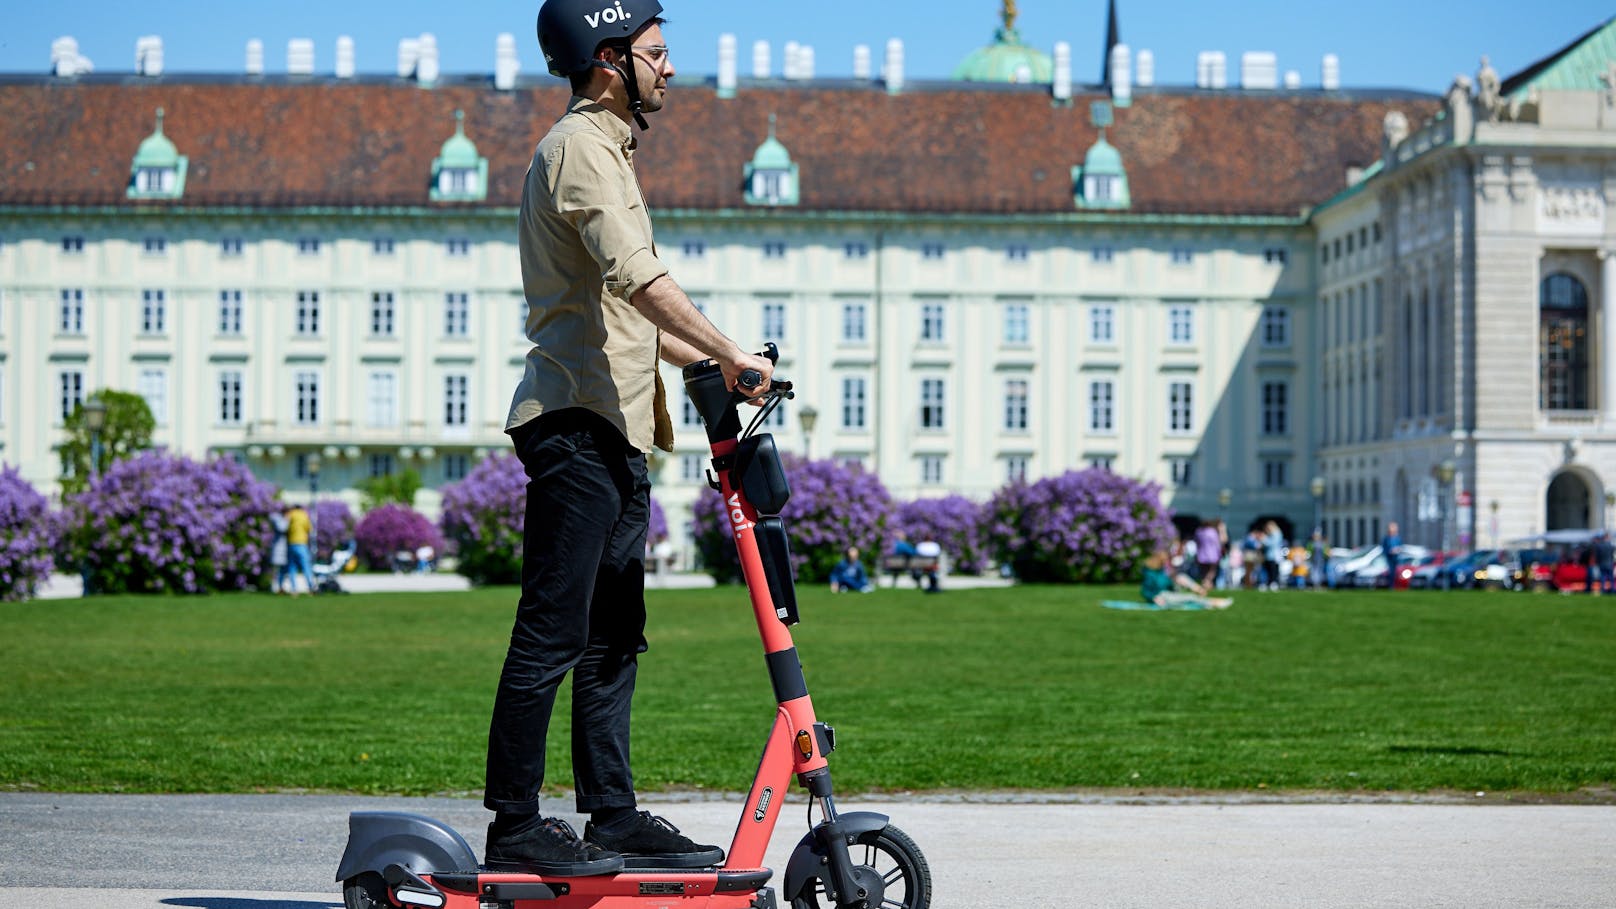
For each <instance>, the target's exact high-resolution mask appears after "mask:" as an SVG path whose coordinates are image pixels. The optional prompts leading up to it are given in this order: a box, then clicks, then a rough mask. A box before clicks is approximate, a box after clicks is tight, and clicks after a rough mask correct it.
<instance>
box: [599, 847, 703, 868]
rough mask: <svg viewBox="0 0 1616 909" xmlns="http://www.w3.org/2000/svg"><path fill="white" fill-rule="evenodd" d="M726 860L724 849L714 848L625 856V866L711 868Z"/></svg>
mask: <svg viewBox="0 0 1616 909" xmlns="http://www.w3.org/2000/svg"><path fill="white" fill-rule="evenodd" d="M723 861H724V850H722V849H719V848H716V847H714V848H712V849H709V850H707V851H705V852H682V853H677V854H674V855H634V854H632V853H629V854H625V855H624V856H623V867H625V868H710V867H712V866H714V865H718V864H721V863H722V862H723Z"/></svg>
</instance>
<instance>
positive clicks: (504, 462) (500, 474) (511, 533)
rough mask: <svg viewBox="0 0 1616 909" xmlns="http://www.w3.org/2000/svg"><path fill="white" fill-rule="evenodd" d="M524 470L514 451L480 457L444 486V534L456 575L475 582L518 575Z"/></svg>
mask: <svg viewBox="0 0 1616 909" xmlns="http://www.w3.org/2000/svg"><path fill="white" fill-rule="evenodd" d="M526 513H527V473H526V472H524V471H523V470H522V462H521V461H519V460H517V457H516V455H514V454H501V455H496V456H494V457H491V458H487V459H485V460H484V461H483V462H482V463H480V464H478V465H477V466H476V467H475V468H473V469H472V471H471V473H469V474H467V475H466V478H465V479H464V480H461V481H460V482H458V483H451V484H449V485H448V486H445V487H443V516H442V518H441V519H440V524H441V526H442V527H443V535H444V537H446V538H448V539H449V540H450V541H451V542H452V543H453V544H454V547H455V552H456V559H457V564H458V566H459V567H458V568H457V569H456V570H457V571H459V572H460V573H461V574H463V575H465V576H466V577H468V578H470V579H471V580H472V581H473V582H474V583H478V584H515V583H517V582H519V581H520V580H521V579H522V526H523V517H524V515H525V514H526Z"/></svg>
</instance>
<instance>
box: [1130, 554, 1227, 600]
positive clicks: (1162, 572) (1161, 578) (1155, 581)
mask: <svg viewBox="0 0 1616 909" xmlns="http://www.w3.org/2000/svg"><path fill="white" fill-rule="evenodd" d="M1175 586H1177V587H1182V588H1184V590H1185V591H1187V592H1180V591H1177V590H1174V589H1173V588H1174V587H1175ZM1139 593H1140V595H1141V596H1143V597H1144V598H1145V602H1147V603H1152V604H1155V605H1156V606H1158V607H1160V608H1162V609H1185V608H1200V609H1227V608H1228V607H1229V606H1230V605H1231V604H1232V603H1234V600H1231V599H1228V598H1224V597H1209V596H1207V591H1206V587H1204V586H1202V585H1201V583H1200V582H1198V581H1196V580H1195V579H1193V578H1191V577H1190V576H1189V575H1186V574H1178V575H1169V574H1168V571H1167V553H1166V552H1165V551H1163V550H1160V549H1158V550H1156V551H1155V552H1154V553H1152V554H1151V555H1150V556H1149V557H1147V558H1146V559H1145V578H1144V582H1143V584H1141V585H1140V588H1139Z"/></svg>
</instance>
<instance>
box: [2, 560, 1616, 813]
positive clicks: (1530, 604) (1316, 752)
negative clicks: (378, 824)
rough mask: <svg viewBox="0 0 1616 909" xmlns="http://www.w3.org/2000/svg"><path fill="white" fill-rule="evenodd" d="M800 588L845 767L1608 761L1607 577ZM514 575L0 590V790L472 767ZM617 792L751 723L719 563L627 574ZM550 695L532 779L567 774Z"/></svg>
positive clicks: (1248, 781)
mask: <svg viewBox="0 0 1616 909" xmlns="http://www.w3.org/2000/svg"><path fill="white" fill-rule="evenodd" d="M1133 595H1134V594H1133V592H1132V591H1131V590H1127V589H1123V588H1057V587H1020V588H1015V589H1010V590H986V591H950V592H946V593H944V594H943V595H940V596H925V595H922V594H920V593H918V592H914V591H909V590H903V591H890V590H882V591H879V592H877V593H874V594H870V595H866V596H842V597H831V596H830V595H829V594H827V593H825V592H823V591H822V590H821V589H818V588H815V589H811V590H804V591H802V592H801V598H802V601H803V603H802V606H803V609H802V611H803V615H804V617H805V621H806V623H805V624H804V625H802V626H800V627H799V628H798V629H796V632H797V643H798V647H799V650H800V653H801V656H802V660H803V664H804V667H805V671H806V673H807V676H808V683H809V687H810V689H811V690H812V691H813V692H814V698H815V704H816V707H817V708H818V712H819V715H820V718H821V719H823V720H826V721H828V722H830V723H832V724H833V725H835V726H836V728H837V731H838V733H839V736H838V743H839V745H840V749H841V750H840V751H839V752H838V753H837V754H836V755H835V756H834V757H833V758H832V766H833V767H834V768H835V770H836V774H837V783H838V787H839V788H841V789H846V790H881V789H892V790H923V789H956V788H959V789H1008V788H1015V789H1063V788H1071V787H1126V788H1129V789H1138V788H1151V789H1158V788H1179V787H1187V788H1196V789H1214V790H1215V789H1257V788H1267V789H1271V790H1272V789H1281V790H1297V789H1339V790H1357V789H1364V790H1383V789H1396V790H1432V789H1458V790H1488V791H1490V792H1491V791H1508V790H1530V791H1542V792H1563V791H1568V790H1576V789H1579V788H1584V787H1608V786H1610V785H1611V784H1612V783H1613V782H1616V600H1601V599H1590V598H1585V597H1560V596H1554V595H1531V594H1511V593H1474V594H1463V593H1451V594H1442V593H1398V594H1388V593H1381V592H1375V593H1335V594H1312V593H1305V592H1302V593H1243V594H1241V595H1240V596H1239V598H1238V600H1237V602H1236V604H1235V606H1234V608H1233V609H1230V610H1228V611H1227V612H1209V613H1140V612H1116V611H1112V610H1107V609H1102V608H1100V607H1099V605H1098V603H1099V601H1100V600H1101V599H1102V598H1107V597H1110V598H1119V597H1120V598H1131V597H1132V596H1133ZM514 599H515V592H514V591H513V590H512V589H509V588H505V589H493V590H483V591H477V592H474V593H471V594H457V595H439V594H415V595H365V596H350V597H329V598H318V599H310V598H304V599H298V600H287V599H283V598H275V597H270V596H267V595H261V594H258V595H253V594H241V595H228V596H212V597H205V598H191V599H179V598H137V597H109V598H103V599H95V600H92V601H90V602H88V603H86V602H83V601H76V600H73V601H52V602H36V603H29V604H21V605H15V604H7V605H0V628H3V629H4V632H3V634H0V788H3V789H45V790H54V791H98V792H117V791H122V792H243V791H255V790H305V789H306V790H318V791H342V792H365V793H406V794H423V793H441V792H475V791H480V789H481V784H482V773H483V756H484V746H485V741H486V734H487V723H488V714H489V708H490V705H491V703H492V698H493V689H494V685H495V682H496V680H497V678H498V673H499V666H500V661H501V659H502V658H503V655H504V646H505V641H506V637H507V635H508V633H509V626H510V617H511V612H512V607H513V604H514ZM651 613H652V614H651V627H650V630H649V637H650V638H651V652H650V653H649V654H648V655H647V656H646V657H645V658H644V659H643V660H642V669H641V676H640V679H641V681H640V693H639V696H638V703H637V705H636V706H637V709H636V713H635V723H636V726H635V755H636V757H635V764H636V770H637V772H638V774H639V779H640V784H641V788H642V789H655V788H662V787H705V788H710V789H722V790H726V791H735V790H741V789H744V788H745V785H746V783H747V782H748V780H749V779H750V776H751V773H752V771H753V769H754V766H755V764H756V761H757V754H758V750H759V748H760V747H761V744H762V740H763V736H764V734H765V733H766V732H767V729H768V727H769V724H770V723H771V721H772V719H773V707H772V695H771V693H770V688H769V682H768V678H767V675H766V671H765V669H764V665H763V660H762V657H761V652H760V648H759V645H758V642H757V632H756V629H755V627H754V626H753V624H752V618H751V612H750V608H749V606H748V604H747V602H746V599H745V595H744V592H743V591H742V590H740V589H739V588H723V589H719V590H716V591H712V590H705V591H665V592H664V591H653V592H652V593H651ZM567 717H568V711H567V707H566V704H565V702H563V704H562V705H560V707H559V708H558V711H557V716H556V724H555V725H556V728H555V730H554V731H555V735H554V737H553V739H552V740H553V741H556V742H560V743H561V747H559V748H553V749H552V762H551V766H552V778H551V782H552V783H553V784H557V783H558V784H561V785H563V786H568V785H570V765H569V764H568V762H567V761H568V756H567V748H566V746H565V742H566V741H567V731H566V728H567V722H568V720H567Z"/></svg>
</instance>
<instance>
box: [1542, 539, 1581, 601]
mask: <svg viewBox="0 0 1616 909" xmlns="http://www.w3.org/2000/svg"><path fill="white" fill-rule="evenodd" d="M1586 558H1587V552H1586V551H1585V550H1582V549H1574V548H1572V547H1569V546H1568V547H1566V548H1565V549H1562V550H1561V551H1560V558H1559V559H1557V560H1556V561H1555V563H1554V567H1553V568H1552V569H1550V575H1549V581H1550V583H1551V584H1553V585H1554V589H1555V590H1559V591H1562V592H1570V593H1581V592H1582V591H1584V590H1587V589H1588V563H1587V562H1586V561H1584V560H1585V559H1586Z"/></svg>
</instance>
